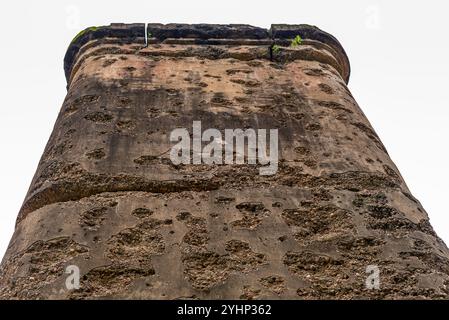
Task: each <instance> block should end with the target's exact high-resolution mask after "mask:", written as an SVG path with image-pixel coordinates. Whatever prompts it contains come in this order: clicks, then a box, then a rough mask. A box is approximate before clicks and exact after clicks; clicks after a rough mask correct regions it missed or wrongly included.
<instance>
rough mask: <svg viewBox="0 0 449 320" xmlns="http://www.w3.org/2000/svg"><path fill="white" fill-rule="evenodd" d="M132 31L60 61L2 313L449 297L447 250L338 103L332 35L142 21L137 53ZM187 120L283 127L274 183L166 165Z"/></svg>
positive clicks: (76, 48)
mask: <svg viewBox="0 0 449 320" xmlns="http://www.w3.org/2000/svg"><path fill="white" fill-rule="evenodd" d="M143 30H145V26H144V25H143V24H131V25H122V24H113V25H111V26H108V27H101V28H98V29H91V30H87V31H86V32H84V33H82V34H81V35H80V36H79V37H77V38H76V39H75V40H74V41H73V42H72V43H71V45H70V46H69V49H68V51H67V55H66V58H65V72H66V76H67V81H68V92H67V97H66V99H65V101H64V104H63V106H62V108H61V112H60V114H59V117H58V119H57V121H56V124H55V127H54V130H53V133H52V135H51V137H50V139H49V142H48V144H47V147H46V148H45V151H44V153H43V156H42V159H41V161H40V163H39V166H38V169H37V171H36V174H35V176H34V179H33V181H32V183H31V187H30V189H29V191H28V193H27V196H26V198H25V201H24V203H23V206H22V208H21V210H20V213H19V215H18V219H17V225H16V230H15V233H14V236H13V238H12V240H11V243H10V245H9V247H8V250H7V253H6V255H5V257H4V258H3V261H2V264H1V269H0V298H8V299H38V298H39V299H69V298H70V299H72V298H73V299H89V298H137V299H140V298H143V299H179V298H192V299H196V298H197V299H277V298H281V299H316V298H330V299H357V298H373V299H397V298H400V299H402V298H446V299H447V298H449V287H448V285H449V251H448V249H447V247H446V246H445V244H444V243H443V242H442V241H441V240H440V239H439V238H438V236H437V235H436V234H435V232H434V231H433V229H432V227H431V225H430V224H429V220H428V216H427V214H426V212H425V210H424V209H423V208H422V206H421V205H420V203H419V202H418V201H417V200H416V199H415V198H414V197H413V196H412V195H411V194H410V192H409V190H408V188H407V186H406V185H405V183H404V181H403V179H402V177H401V175H400V173H399V171H398V170H397V168H396V166H395V165H394V163H393V162H392V161H391V159H390V157H389V156H388V154H387V151H386V149H385V147H384V146H383V144H382V142H381V141H380V139H379V137H378V136H377V135H376V133H375V132H374V130H373V129H372V128H371V125H370V123H369V122H368V120H367V119H366V117H365V116H364V114H363V113H362V111H361V109H360V108H359V106H358V105H357V103H356V101H355V100H354V98H353V97H352V95H351V93H350V92H349V90H348V87H347V82H348V80H349V73H350V70H349V61H348V59H347V57H346V54H345V52H344V50H343V48H342V46H341V45H340V44H339V43H338V41H337V40H336V39H335V38H333V37H332V36H331V35H329V34H327V33H325V32H323V31H321V30H319V29H318V28H316V27H312V26H307V25H273V26H272V28H271V29H270V30H265V29H261V28H256V27H250V26H246V25H171V24H170V25H160V24H149V25H148V31H149V38H148V46H146V47H145V46H144V32H143ZM296 35H300V36H301V37H302V38H303V42H302V43H301V44H300V45H298V46H295V47H291V46H289V44H290V40H291V39H293V38H294V37H295V36H296ZM274 45H276V50H273V46H274ZM193 121H201V122H202V124H203V126H206V127H207V128H217V129H219V130H221V131H223V130H224V129H234V128H242V129H245V128H254V129H257V128H266V129H270V128H271V129H278V130H279V168H278V172H277V173H276V174H275V175H268V176H263V175H259V172H258V166H255V165H249V164H241V165H235V164H234V165H225V164H223V165H205V164H202V165H193V164H192V165H182V164H181V165H174V164H173V163H172V162H171V161H170V158H169V150H170V148H171V146H172V143H171V142H170V139H169V136H170V132H171V131H172V130H173V129H175V128H191V127H192V122H193ZM70 265H75V266H78V267H79V270H80V273H81V278H80V288H79V289H75V290H69V289H67V288H66V285H65V282H66V278H67V276H68V274H66V273H65V270H66V268H67V266H70ZM370 265H374V266H377V267H378V268H379V270H380V288H379V289H368V288H367V287H366V279H367V276H368V274H367V273H366V268H367V266H370Z"/></svg>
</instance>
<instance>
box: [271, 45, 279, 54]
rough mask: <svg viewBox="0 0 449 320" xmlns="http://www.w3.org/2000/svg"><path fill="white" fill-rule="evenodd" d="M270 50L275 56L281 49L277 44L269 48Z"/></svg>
mask: <svg viewBox="0 0 449 320" xmlns="http://www.w3.org/2000/svg"><path fill="white" fill-rule="evenodd" d="M271 50H272V51H273V53H274V54H277V53H279V51H281V47H280V46H278V45H277V44H274V45H273V46H272V47H271Z"/></svg>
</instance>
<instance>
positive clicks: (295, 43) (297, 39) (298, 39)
mask: <svg viewBox="0 0 449 320" xmlns="http://www.w3.org/2000/svg"><path fill="white" fill-rule="evenodd" d="M301 43H302V38H301V36H300V35H297V36H296V37H295V38H294V39H293V40H292V42H291V43H290V47H292V48H294V47H297V46H299V45H300V44H301Z"/></svg>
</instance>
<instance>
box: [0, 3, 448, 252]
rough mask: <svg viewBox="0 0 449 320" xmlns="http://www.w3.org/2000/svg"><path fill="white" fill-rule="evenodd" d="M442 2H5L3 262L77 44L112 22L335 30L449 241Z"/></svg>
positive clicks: (1, 25) (365, 97)
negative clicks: (70, 50) (87, 31)
mask: <svg viewBox="0 0 449 320" xmlns="http://www.w3.org/2000/svg"><path fill="white" fill-rule="evenodd" d="M448 9H449V5H448V2H447V1H436V0H435V1H431V0H428V1H419V2H418V1H392V0H389V1H362V0H354V1H319V0H308V1H281V0H275V1H273V0H272V1H265V2H264V1H244V0H225V1H212V0H209V1H188V0H184V1H169V0H157V1H130V0H128V1H113V0H108V1H95V2H94V1H65V0H59V1H54V0H53V1H21V0H15V1H14V2H8V3H7V2H6V1H2V2H1V4H0V150H1V152H0V177H1V180H0V197H1V198H0V199H1V202H0V257H2V256H3V253H4V251H5V250H6V248H7V245H8V242H9V240H10V237H11V235H12V233H13V230H14V224H15V219H16V216H17V213H18V211H19V208H20V206H21V204H22V201H23V199H24V197H25V194H26V192H27V190H28V187H29V184H30V182H31V179H32V177H33V175H34V172H35V170H36V166H37V164H38V161H39V159H40V156H41V155H42V152H43V150H44V147H45V144H46V142H47V140H48V138H49V136H50V133H51V131H52V128H53V124H54V122H55V120H56V117H57V114H58V111H59V109H60V107H61V104H62V102H63V99H64V96H65V94H66V89H65V85H66V82H65V78H64V72H63V57H64V54H65V51H66V48H67V46H68V44H69V43H70V41H71V39H72V38H73V37H74V36H75V35H76V34H77V33H78V31H80V30H81V29H84V28H86V27H89V26H98V25H105V24H109V23H111V22H127V23H131V22H161V23H170V22H181V23H246V24H251V25H255V26H259V27H266V28H268V27H269V26H270V24H271V23H291V24H299V23H308V24H313V25H316V26H318V27H319V28H321V29H323V30H325V31H327V32H329V33H331V34H333V35H334V36H336V37H337V38H338V39H339V41H340V42H341V43H342V45H343V46H344V48H345V50H346V52H347V54H348V56H349V59H350V62H351V68H352V74H351V79H350V82H349V88H350V90H351V92H352V93H353V95H354V97H355V98H356V100H357V101H358V103H359V105H360V106H361V108H362V110H363V111H364V112H365V114H366V115H367V117H368V119H369V120H370V122H371V124H372V125H373V127H374V129H375V130H376V132H377V133H378V134H379V136H380V138H381V140H382V141H383V143H384V144H385V146H386V147H387V149H388V151H389V154H390V156H391V158H392V159H393V161H394V162H395V163H396V165H397V166H398V168H399V170H400V172H401V173H402V175H403V177H404V178H405V181H406V182H407V184H408V186H409V188H410V189H411V191H412V193H413V194H414V196H415V197H417V198H418V199H419V200H420V201H421V203H422V204H423V206H424V208H425V209H426V210H427V212H428V214H429V216H430V222H431V224H432V225H433V227H434V228H435V230H436V231H437V233H438V235H439V236H440V237H441V238H443V239H444V240H445V242H446V243H449V218H448V215H447V213H448V210H447V205H446V203H447V201H448V199H447V197H448V196H449V194H448V191H449V187H448V184H447V182H448V181H449V173H448V171H447V170H446V168H447V166H446V165H447V157H448V155H449V152H448V141H447V138H448V137H449V125H448V123H449V108H448V107H449V106H448V101H449V94H448V92H449V89H448V85H449V81H448V78H449V61H448V60H449V39H448V31H449V19H448V18H447V15H448Z"/></svg>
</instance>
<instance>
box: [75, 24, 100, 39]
mask: <svg viewBox="0 0 449 320" xmlns="http://www.w3.org/2000/svg"><path fill="white" fill-rule="evenodd" d="M98 29H100V27H89V28H86V29H84V30H81V31H80V32H78V34H77V35H76V36H75V38H73V40H72V42H71V43H74V42H75V41H76V40H78V39H79V38H81V36H82V35H84V34H85V33H87V32H89V31H97V30H98Z"/></svg>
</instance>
